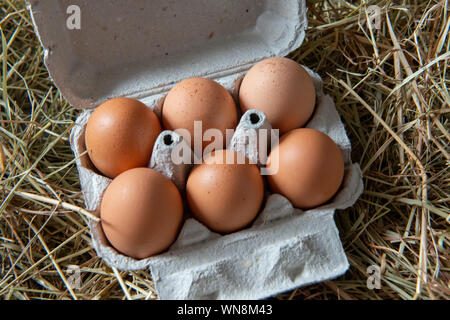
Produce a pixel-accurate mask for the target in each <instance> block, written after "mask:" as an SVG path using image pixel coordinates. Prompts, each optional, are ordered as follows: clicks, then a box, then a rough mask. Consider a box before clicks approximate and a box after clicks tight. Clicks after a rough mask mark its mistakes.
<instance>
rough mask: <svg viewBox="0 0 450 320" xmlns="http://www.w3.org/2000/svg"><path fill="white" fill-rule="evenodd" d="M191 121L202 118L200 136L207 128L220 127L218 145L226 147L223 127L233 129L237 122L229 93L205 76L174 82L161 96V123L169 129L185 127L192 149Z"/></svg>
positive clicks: (205, 143) (205, 144)
mask: <svg viewBox="0 0 450 320" xmlns="http://www.w3.org/2000/svg"><path fill="white" fill-rule="evenodd" d="M194 121H202V132H201V135H202V136H203V134H204V132H205V131H206V130H207V129H218V130H220V132H221V135H222V137H223V139H222V140H223V141H220V142H221V143H222V146H223V148H220V149H224V148H226V143H227V141H226V129H235V128H236V126H237V122H238V116H237V109H236V104H235V103H234V100H233V98H232V96H231V94H230V93H229V92H228V91H227V90H226V89H225V88H224V87H223V86H221V85H220V84H218V83H217V82H215V81H213V80H210V79H205V78H190V79H186V80H183V81H181V82H180V83H178V84H176V85H175V86H174V87H173V88H172V89H171V90H170V91H169V93H168V95H167V97H166V98H165V100H164V104H163V109H162V123H163V126H164V128H165V129H168V130H172V131H174V130H176V129H185V130H187V132H188V133H189V135H190V136H189V139H188V140H189V141H190V144H191V148H192V149H194ZM183 136H184V137H185V138H186V135H184V134H183ZM200 138H201V137H200ZM213 141H214V139H213ZM200 142H201V141H200ZM210 143H212V141H204V142H203V143H199V144H198V145H199V146H201V147H202V151H203V150H204V149H205V147H206V146H207V145H209V144H210ZM218 149H219V148H218ZM211 151H212V150H211Z"/></svg>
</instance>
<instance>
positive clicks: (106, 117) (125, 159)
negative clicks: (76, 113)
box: [85, 98, 161, 178]
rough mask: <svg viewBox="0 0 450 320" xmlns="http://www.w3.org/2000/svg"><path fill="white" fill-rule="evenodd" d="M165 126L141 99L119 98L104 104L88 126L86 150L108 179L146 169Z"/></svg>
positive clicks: (94, 114) (93, 114)
mask: <svg viewBox="0 0 450 320" xmlns="http://www.w3.org/2000/svg"><path fill="white" fill-rule="evenodd" d="M160 133H161V125H160V123H159V120H158V118H157V117H156V115H155V114H154V113H153V111H152V110H151V109H150V108H148V107H147V106H146V105H145V104H143V103H142V102H140V101H138V100H134V99H129V98H115V99H111V100H108V101H106V102H105V103H103V104H102V105H100V106H99V107H98V108H97V109H96V110H95V111H94V112H93V113H92V115H91V117H90V118H89V121H88V124H87V126H86V135H85V142H86V149H87V151H88V154H89V158H90V159H91V161H92V163H93V164H94V166H95V167H96V168H97V169H98V170H99V171H100V172H101V173H102V174H104V175H105V176H107V177H110V178H114V177H116V176H118V175H119V174H120V173H122V172H124V171H126V170H129V169H133V168H137V167H146V166H147V165H148V163H149V161H150V157H151V154H152V150H153V145H154V143H155V141H156V138H157V137H158V135H159V134H160Z"/></svg>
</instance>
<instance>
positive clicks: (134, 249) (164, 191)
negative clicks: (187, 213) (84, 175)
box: [100, 168, 183, 259]
mask: <svg viewBox="0 0 450 320" xmlns="http://www.w3.org/2000/svg"><path fill="white" fill-rule="evenodd" d="M100 219H101V226H102V228H103V231H104V233H105V236H106V238H107V239H108V241H109V242H110V243H111V245H112V246H113V247H114V248H115V249H116V250H118V251H119V252H121V253H122V254H124V255H126V256H129V257H132V258H135V259H144V258H148V257H150V256H153V255H155V254H158V253H161V252H162V251H164V250H166V249H167V248H168V247H169V246H170V245H171V244H172V243H173V242H174V241H175V239H176V237H177V234H178V231H179V229H180V226H181V223H182V219H183V204H182V200H181V196H180V193H179V191H178V189H177V188H176V187H175V185H174V184H173V183H172V181H171V180H169V179H168V178H166V177H165V176H163V175H162V174H161V173H159V172H157V171H155V170H153V169H149V168H136V169H131V170H128V171H125V172H124V173H122V174H120V175H119V176H117V177H116V178H115V179H114V180H113V181H112V182H111V184H110V185H109V186H108V187H107V189H106V190H105V192H104V194H103V198H102V201H101V206H100Z"/></svg>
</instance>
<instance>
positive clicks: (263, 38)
mask: <svg viewBox="0 0 450 320" xmlns="http://www.w3.org/2000/svg"><path fill="white" fill-rule="evenodd" d="M28 3H29V8H30V12H31V14H32V18H33V22H34V25H35V27H36V32H37V34H38V36H39V38H40V41H41V44H42V46H43V48H44V50H45V51H44V61H45V64H46V66H47V68H48V71H49V73H50V75H51V77H52V79H53V81H54V82H55V84H56V86H57V87H58V88H59V90H60V91H61V93H62V95H63V96H64V97H65V98H66V99H67V100H68V101H69V103H70V104H71V105H73V106H74V107H76V108H92V107H95V106H97V105H98V104H100V103H101V102H103V101H105V100H107V99H110V98H113V97H118V96H127V97H132V98H137V99H139V98H144V97H147V96H151V95H155V94H160V93H163V92H167V91H168V90H169V89H170V88H171V87H172V85H173V84H175V83H176V82H179V81H181V80H183V79H186V78H189V77H207V78H212V79H215V80H217V81H219V82H220V78H223V77H226V76H230V75H234V74H239V73H242V72H244V71H246V70H248V69H249V68H250V67H251V66H252V65H253V64H254V63H256V62H257V61H259V60H262V59H264V58H268V57H271V56H284V55H286V54H288V53H289V52H291V51H292V50H294V49H296V48H298V47H299V46H300V44H301V43H302V41H303V39H304V37H305V29H306V26H307V19H306V4H305V1H304V0H283V1H279V0H257V1H255V0H177V1H167V0H152V1H148V0H127V1H119V0H96V1H92V0H28ZM74 5H75V6H76V7H73V6H74ZM71 6H72V7H71ZM69 7H71V8H70V9H68V8H69ZM74 8H75V9H74ZM78 8H79V10H78ZM77 14H79V18H80V19H79V22H80V24H79V27H80V28H79V29H77V28H75V29H73V26H75V27H77V25H76V24H75V25H74V24H73V23H72V22H73V21H76V20H74V19H76V18H77V17H76V16H74V15H77ZM71 23H72V24H71ZM69 27H70V28H69Z"/></svg>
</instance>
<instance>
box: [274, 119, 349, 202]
mask: <svg viewBox="0 0 450 320" xmlns="http://www.w3.org/2000/svg"><path fill="white" fill-rule="evenodd" d="M267 169H268V171H269V172H270V173H271V175H268V176H267V178H268V182H269V185H270V187H271V189H272V191H274V192H275V193H279V194H281V195H283V196H285V197H286V198H288V199H289V200H290V201H291V203H292V204H293V205H294V206H295V207H297V208H301V209H310V208H314V207H317V206H319V205H321V204H324V203H325V202H327V201H329V200H330V199H331V198H332V197H333V196H334V195H335V194H336V192H337V191H338V189H339V187H340V185H341V183H342V180H343V177H344V160H343V157H342V153H341V150H340V149H339V147H338V146H337V145H336V143H335V142H334V141H333V140H332V139H331V138H330V137H328V136H327V135H326V134H324V133H322V132H320V131H318V130H314V129H307V128H301V129H296V130H292V131H290V132H288V133H287V134H285V135H284V136H282V137H281V139H280V141H279V144H278V145H277V146H276V147H275V148H273V149H272V151H271V152H270V154H269V157H268V160H267Z"/></svg>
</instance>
